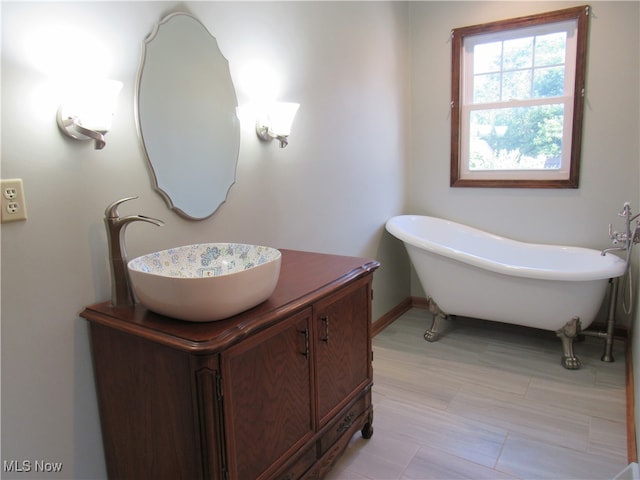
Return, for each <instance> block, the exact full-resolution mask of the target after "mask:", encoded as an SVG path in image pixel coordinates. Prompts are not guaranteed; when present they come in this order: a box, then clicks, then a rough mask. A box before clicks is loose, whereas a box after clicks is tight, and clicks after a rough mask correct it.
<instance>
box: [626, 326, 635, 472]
mask: <svg viewBox="0 0 640 480" xmlns="http://www.w3.org/2000/svg"><path fill="white" fill-rule="evenodd" d="M626 350H627V352H626V355H625V367H626V368H625V370H626V377H627V378H626V382H625V383H626V390H627V459H628V460H629V463H632V462H636V463H637V462H638V445H637V443H636V417H635V394H634V390H633V389H634V384H633V352H632V351H631V338H630V337H627V341H626Z"/></svg>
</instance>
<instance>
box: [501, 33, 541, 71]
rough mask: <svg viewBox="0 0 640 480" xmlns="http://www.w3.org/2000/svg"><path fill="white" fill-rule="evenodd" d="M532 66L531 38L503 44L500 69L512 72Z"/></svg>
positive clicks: (517, 39) (508, 41)
mask: <svg viewBox="0 0 640 480" xmlns="http://www.w3.org/2000/svg"><path fill="white" fill-rule="evenodd" d="M532 65H533V37H525V38H516V39H514V40H507V41H505V42H504V54H503V64H502V68H503V69H504V70H514V69H518V68H530V67H531V66H532Z"/></svg>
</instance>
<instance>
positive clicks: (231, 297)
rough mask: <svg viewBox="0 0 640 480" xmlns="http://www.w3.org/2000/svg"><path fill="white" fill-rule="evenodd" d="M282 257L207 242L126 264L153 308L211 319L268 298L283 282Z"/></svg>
mask: <svg viewBox="0 0 640 480" xmlns="http://www.w3.org/2000/svg"><path fill="white" fill-rule="evenodd" d="M281 258H282V255H281V253H280V251H279V250H276V249H275V248H271V247H264V246H260V245H246V244H241V243H203V244H195V245H186V246H183V247H176V248H170V249H168V250H163V251H160V252H154V253H150V254H148V255H143V256H141V257H138V258H134V259H133V260H131V261H130V262H129V263H128V265H127V266H128V269H129V276H130V278H131V286H132V287H133V292H134V293H135V295H136V296H137V297H138V300H139V301H140V303H141V304H142V305H144V306H145V307H147V308H148V309H149V310H152V311H154V312H156V313H160V314H162V315H166V316H168V317H173V318H177V319H180V320H187V321H190V322H210V321H214V320H222V319H225V318H228V317H231V316H233V315H235V314H237V313H240V312H243V311H245V310H248V309H250V308H252V307H254V306H256V305H258V304H259V303H262V302H263V301H265V300H266V299H267V298H269V297H270V296H271V294H272V293H273V290H274V289H275V287H276V284H277V283H278V277H279V275H280V263H281Z"/></svg>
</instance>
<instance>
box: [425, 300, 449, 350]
mask: <svg viewBox="0 0 640 480" xmlns="http://www.w3.org/2000/svg"><path fill="white" fill-rule="evenodd" d="M427 302H428V308H429V311H430V312H431V314H432V315H433V323H431V328H429V329H428V330H427V331H426V332H424V339H425V340H426V341H427V342H435V341H436V340H438V338H440V331H439V329H440V323H441V320H442V319H446V318H447V316H448V315H447V314H446V313H444V312H443V311H442V310H440V307H438V304H437V303H436V302H435V301H434V300H433V298H431V297H429V298H427Z"/></svg>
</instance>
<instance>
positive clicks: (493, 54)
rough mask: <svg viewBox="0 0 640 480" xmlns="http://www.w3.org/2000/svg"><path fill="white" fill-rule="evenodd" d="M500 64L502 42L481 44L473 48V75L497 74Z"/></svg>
mask: <svg viewBox="0 0 640 480" xmlns="http://www.w3.org/2000/svg"><path fill="white" fill-rule="evenodd" d="M501 64H502V42H492V43H483V44H480V45H476V46H475V47H474V49H473V71H474V73H488V72H499V71H500V66H501Z"/></svg>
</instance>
